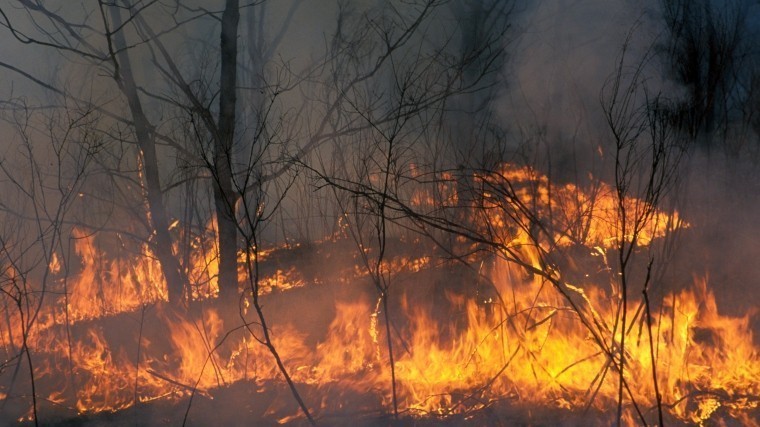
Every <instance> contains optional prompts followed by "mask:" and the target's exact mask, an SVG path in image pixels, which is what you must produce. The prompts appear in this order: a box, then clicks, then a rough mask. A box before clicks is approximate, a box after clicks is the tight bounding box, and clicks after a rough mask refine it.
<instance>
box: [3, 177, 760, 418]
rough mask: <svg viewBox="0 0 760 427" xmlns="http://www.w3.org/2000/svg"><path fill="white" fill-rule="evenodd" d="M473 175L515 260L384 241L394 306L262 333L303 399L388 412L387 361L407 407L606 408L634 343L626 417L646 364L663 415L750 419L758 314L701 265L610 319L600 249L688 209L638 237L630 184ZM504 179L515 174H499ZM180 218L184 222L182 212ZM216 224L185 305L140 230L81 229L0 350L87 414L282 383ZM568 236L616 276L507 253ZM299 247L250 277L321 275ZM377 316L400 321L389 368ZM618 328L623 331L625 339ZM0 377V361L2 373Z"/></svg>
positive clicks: (614, 302)
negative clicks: (114, 243) (26, 357)
mask: <svg viewBox="0 0 760 427" xmlns="http://www.w3.org/2000/svg"><path fill="white" fill-rule="evenodd" d="M476 180H480V183H481V185H482V188H483V191H484V199H483V204H482V205H481V206H480V208H486V209H485V211H486V212H488V213H489V215H488V216H487V217H486V218H481V220H482V221H481V223H479V224H476V226H481V227H486V226H487V227H490V229H489V230H492V231H494V232H496V233H499V235H500V236H502V238H503V239H504V242H505V244H506V245H507V246H508V247H509V248H510V250H511V251H512V252H511V253H510V254H511V255H512V258H510V257H501V256H498V255H499V254H492V256H490V257H487V258H482V259H481V263H482V265H483V267H482V268H481V271H479V275H480V276H482V277H480V278H477V279H472V276H467V275H464V274H459V273H457V271H458V270H457V268H456V267H454V266H452V265H451V263H445V262H444V263H436V262H434V260H433V259H434V258H433V257H432V256H431V255H430V254H429V253H425V254H415V255H411V254H412V252H413V251H411V250H408V251H402V252H403V253H401V254H399V255H395V256H394V255H389V256H387V257H386V258H385V259H383V260H382V263H381V264H380V268H379V271H380V272H381V273H382V274H383V275H387V276H389V277H390V275H391V273H392V275H393V279H394V280H398V284H395V283H394V285H393V286H394V287H392V288H391V295H394V298H395V299H392V302H393V303H394V304H395V305H394V310H393V311H392V312H391V313H385V312H383V310H382V304H381V300H379V299H377V295H375V294H372V293H371V292H370V293H364V294H362V295H363V296H362V297H361V298H351V299H340V298H338V299H336V300H335V301H334V306H333V307H330V308H331V309H333V311H334V313H335V315H334V317H333V318H332V320H330V321H329V322H326V324H327V330H326V331H324V333H323V334H318V335H317V336H318V337H319V338H318V339H315V338H314V335H313V334H312V335H309V333H307V332H305V331H302V330H299V329H298V328H296V326H295V325H293V324H290V323H288V322H279V323H274V326H272V329H271V330H270V331H269V332H270V334H271V337H272V340H273V344H274V346H275V348H276V349H277V351H278V352H279V354H280V355H281V357H282V360H283V363H284V365H285V367H286V368H287V370H288V372H289V374H290V375H291V377H292V379H293V380H294V381H296V382H297V383H298V384H305V385H308V386H309V387H310V388H309V390H313V391H314V392H313V393H314V395H311V394H309V396H308V397H307V399H306V400H307V401H308V402H310V403H309V404H310V405H311V410H312V411H314V412H315V413H317V415H319V414H320V413H328V412H331V411H336V410H339V409H340V408H341V407H342V405H348V404H349V403H347V402H351V403H350V404H351V405H352V406H357V405H358V406H361V405H364V406H365V407H364V408H358V409H368V410H371V409H373V408H374V409H375V410H377V409H378V408H379V410H381V411H383V410H384V411H388V410H389V408H390V406H391V405H392V396H391V391H390V390H391V381H392V378H393V377H394V376H395V387H396V394H397V401H398V404H399V409H400V411H402V412H403V413H405V414H407V416H432V415H434V416H449V415H452V414H460V415H463V416H465V417H467V416H472V414H476V413H477V412H478V411H479V410H482V409H484V408H498V405H507V406H510V407H515V408H536V410H540V408H548V409H551V410H560V411H567V412H570V413H587V411H589V410H593V411H597V412H598V413H600V414H610V413H612V412H614V408H616V406H617V402H618V399H619V394H618V393H619V385H620V384H619V374H618V371H617V367H618V366H619V364H620V360H621V358H624V360H625V369H624V379H625V393H624V399H623V421H624V424H626V425H635V424H639V423H640V422H641V417H643V418H644V419H646V420H647V422H649V423H655V422H657V421H656V406H657V399H656V395H657V391H656V390H655V387H654V380H653V378H654V376H655V375H656V377H657V390H658V391H659V394H660V400H661V403H662V407H663V408H664V410H665V411H666V414H667V416H668V417H671V418H674V419H677V420H680V421H682V422H686V423H695V424H704V423H712V422H715V423H721V422H723V421H724V420H729V419H730V420H737V421H738V422H739V423H744V424H748V425H750V424H753V422H754V421H753V420H752V414H756V413H757V412H756V411H757V409H758V405H760V398H758V396H760V381H758V378H760V354H759V352H758V348H757V346H756V345H755V344H754V341H753V336H752V334H753V331H752V328H751V327H750V314H747V315H745V316H743V317H730V316H726V315H723V314H721V313H720V312H719V310H718V307H717V304H716V302H715V296H714V294H713V292H712V291H711V290H710V288H709V287H708V280H707V278H697V279H695V282H694V284H693V286H692V287H691V288H689V289H684V290H680V291H676V292H672V293H670V294H668V295H666V296H665V297H664V298H662V302H661V303H659V304H658V305H657V306H653V307H649V311H650V313H651V327H650V326H649V322H648V320H647V307H646V306H645V305H644V303H643V302H641V301H633V302H632V303H630V304H629V305H628V311H627V313H626V314H627V319H628V321H627V322H626V325H620V324H619V321H620V320H619V319H620V318H621V316H620V312H619V310H620V305H619V304H618V301H619V300H620V295H621V292H622V290H621V289H620V286H619V284H618V282H617V275H616V274H615V273H613V270H614V269H612V268H610V266H609V265H608V263H607V257H608V252H610V251H612V250H614V248H615V246H616V245H617V244H619V243H620V242H621V241H632V240H633V239H636V241H637V243H638V245H639V246H646V245H649V244H651V243H652V242H653V241H655V240H656V239H658V238H661V237H664V236H666V235H667V234H668V233H670V232H672V231H673V230H675V229H678V228H683V227H685V226H686V224H685V222H684V221H683V220H681V219H680V218H679V217H678V214H677V213H670V214H667V213H664V212H660V211H652V212H651V214H650V215H647V216H646V221H644V222H642V223H641V224H640V225H639V228H638V230H637V232H636V235H633V234H626V233H622V232H621V230H620V224H619V220H618V219H617V218H618V213H619V210H620V209H621V208H623V209H626V210H629V209H630V212H631V213H633V214H635V213H636V212H642V210H643V209H646V208H647V207H646V205H645V203H643V202H641V201H639V200H634V199H625V200H624V201H623V202H622V203H620V201H619V200H617V199H616V195H615V194H614V192H613V191H612V190H611V189H610V187H608V186H606V185H605V184H603V183H597V184H594V187H593V189H592V190H590V191H589V190H587V191H582V190H581V189H580V188H578V187H576V186H574V185H571V184H566V185H560V186H553V187H552V186H551V184H550V183H549V181H548V179H547V178H546V177H545V176H542V175H540V174H538V173H537V172H535V171H533V170H531V169H526V168H516V167H511V166H504V168H503V169H502V170H501V171H499V172H498V173H497V174H494V175H491V176H482V177H476ZM507 181H508V182H509V183H510V185H511V187H510V188H509V189H507V188H505V187H504V186H503V185H504V183H505V182H507ZM436 192H438V194H433V193H428V194H427V195H425V194H423V193H418V194H416V195H413V197H412V200H413V201H415V203H418V204H425V203H434V202H435V201H434V199H435V200H438V202H435V203H440V201H441V200H444V201H445V203H450V204H452V205H455V204H456V203H459V198H458V197H459V196H457V194H456V189H455V180H454V179H453V178H451V177H449V179H447V180H445V186H444V187H441V188H438V189H436ZM428 196H429V197H428ZM433 196H435V197H433ZM510 198H511V199H510ZM510 203H511V204H512V205H514V204H521V205H523V206H530V207H531V208H532V211H531V212H530V215H535V216H536V217H541V218H544V217H546V218H550V219H551V220H552V221H551V224H550V226H549V227H547V230H550V232H548V233H546V234H547V236H548V237H547V236H544V237H543V238H542V239H536V238H535V236H532V235H531V234H530V230H529V229H527V227H515V226H514V223H515V220H516V218H514V217H509V215H508V214H509V212H508V209H509V208H510V206H512V205H510ZM517 220H518V221H519V218H517ZM172 226H173V230H174V232H177V233H179V232H181V229H182V227H181V226H180V225H179V223H177V222H175V223H173V225H172ZM214 230H215V224H214V223H213V221H212V222H210V223H209V224H207V225H206V227H205V228H204V230H202V231H201V232H199V233H198V235H196V236H193V237H192V238H190V239H188V241H189V242H190V247H191V248H192V252H191V254H190V257H189V261H188V265H185V266H184V267H185V268H186V271H187V274H188V277H189V278H190V281H191V290H190V292H189V295H188V296H189V298H190V300H192V301H193V302H194V304H195V306H194V307H195V308H193V309H191V310H188V311H187V312H179V311H176V310H174V309H171V308H170V307H167V306H166V304H164V303H163V302H164V301H166V298H167V292H166V283H165V280H164V279H163V276H162V274H161V270H160V268H159V264H158V262H157V261H156V259H155V256H154V255H153V253H152V251H151V248H150V246H149V244H144V245H141V246H140V247H139V248H138V249H137V250H136V251H128V250H127V249H126V248H125V247H119V248H117V249H111V250H110V251H109V250H105V249H104V248H103V247H101V246H105V245H101V243H100V242H99V241H98V236H97V235H96V234H93V233H88V232H86V231H85V230H82V229H77V230H74V232H73V236H74V238H75V239H74V252H75V255H76V257H75V258H76V261H77V262H78V266H77V268H75V269H73V270H74V271H73V272H72V274H70V275H69V276H68V277H59V276H60V274H59V273H60V269H61V265H62V262H61V259H59V256H58V255H54V256H53V257H52V259H51V260H50V263H49V265H48V269H49V271H50V272H51V273H53V274H54V275H56V278H55V283H54V284H53V285H54V286H53V287H54V288H55V290H57V291H59V292H58V294H60V295H61V297H60V298H58V299H54V300H52V302H49V303H47V304H46V305H44V308H43V310H42V312H41V313H40V315H39V318H38V320H37V323H35V324H34V325H32V326H31V327H29V326H28V325H24V323H23V319H22V316H21V312H20V311H19V310H15V309H14V308H13V306H12V304H9V302H8V301H9V299H7V298H6V299H4V301H5V303H6V310H5V311H6V313H7V314H6V321H5V323H3V325H2V326H0V339H2V344H3V349H4V353H3V356H4V360H11V359H12V358H13V357H15V356H16V355H18V354H20V353H21V343H22V342H23V339H24V337H26V342H27V343H28V344H27V345H28V348H29V349H30V351H31V352H33V354H34V356H35V359H36V360H37V361H39V363H36V364H35V376H36V378H37V380H38V384H39V390H42V391H39V393H40V396H43V397H45V399H46V401H47V402H53V403H54V404H55V405H59V406H61V407H67V408H71V409H72V410H73V411H75V412H77V413H97V412H103V411H118V410H121V409H124V408H127V407H130V406H134V405H136V404H139V403H144V402H148V401H152V400H156V399H167V400H171V399H180V398H186V397H187V396H189V395H193V394H200V395H204V396H207V397H209V398H211V397H213V395H214V393H215V390H219V389H221V388H223V387H227V386H229V385H230V384H233V383H236V382H241V381H248V382H251V383H254V384H258V385H260V386H262V387H263V386H264V385H269V384H282V381H283V380H282V375H281V374H280V373H279V371H278V369H277V366H276V364H275V363H274V361H273V359H272V355H271V354H270V352H269V350H268V349H267V348H266V347H265V346H264V345H262V344H261V342H262V341H263V336H264V334H263V330H261V326H260V325H259V324H258V323H257V322H255V321H249V320H250V319H251V316H250V313H247V312H243V313H240V314H241V316H242V317H243V318H245V319H246V324H245V325H244V326H245V327H242V328H237V329H233V326H235V325H231V324H225V319H229V316H225V315H223V314H224V313H223V312H221V311H220V310H221V309H220V308H219V307H217V306H215V305H214V304H213V299H214V298H215V297H216V295H217V294H218V283H217V276H218V248H217V247H216V243H215V242H214V239H213V236H214V234H215V231H214ZM339 240H340V239H339V238H337V237H336V236H330V237H329V238H328V239H326V240H325V241H324V242H321V243H320V244H322V245H325V247H328V245H335V246H336V247H337V246H338V243H336V242H339ZM536 240H538V241H536ZM552 240H553V241H552ZM417 244H419V243H417ZM411 245H412V243H408V244H407V246H411ZM329 247H332V246H329ZM571 247H573V248H576V249H577V248H579V247H580V248H583V250H585V251H586V252H587V254H588V255H589V257H590V260H591V261H588V262H585V261H584V262H581V261H580V260H578V261H577V263H578V266H577V268H578V269H581V270H582V269H584V268H586V269H589V270H595V271H604V272H605V274H602V275H601V276H600V275H598V274H589V275H587V276H583V275H581V276H579V277H582V278H581V279H577V280H576V281H575V282H573V283H568V280H569V279H568V278H566V277H563V276H562V275H561V274H560V272H559V271H554V270H552V271H544V273H545V274H543V275H542V274H529V273H527V272H526V270H525V268H523V266H521V265H518V264H516V263H515V262H512V261H510V259H513V258H514V256H519V258H520V260H522V261H523V262H524V263H525V264H527V265H529V266H532V267H533V268H535V269H536V271H543V269H546V268H548V267H546V265H547V264H546V262H545V261H546V260H545V253H546V252H547V251H552V250H557V249H556V248H560V249H559V250H566V249H568V248H571ZM292 249H293V247H292V246H288V247H281V248H270V249H267V250H263V248H248V249H246V250H248V251H249V252H247V253H246V252H245V250H241V251H240V253H239V265H240V268H239V280H240V281H241V282H244V281H246V280H248V279H249V278H248V277H247V273H246V268H245V263H246V262H247V260H248V259H249V258H250V257H252V256H253V257H259V258H258V262H259V263H260V264H262V265H266V264H267V263H268V262H271V263H272V265H271V266H268V267H266V266H265V268H264V269H263V270H262V271H265V272H266V274H262V278H261V280H260V283H259V285H260V287H259V288H260V289H261V290H262V292H263V293H264V294H268V293H271V292H272V291H274V290H279V291H293V290H295V289H296V288H299V287H304V286H306V285H307V283H310V282H311V281H312V279H307V278H306V277H307V276H306V274H305V273H304V272H303V271H302V270H301V269H299V266H298V264H297V262H298V257H293V258H294V260H293V261H292V262H293V265H289V264H288V263H287V262H285V261H283V257H282V254H287V253H288V251H291V250H292ZM362 250H364V251H365V253H364V256H367V257H372V256H377V254H376V253H375V252H373V250H372V249H371V248H369V247H366V248H365V247H363V248H362ZM336 253H337V254H338V255H340V256H343V255H345V254H342V253H339V252H337V250H336ZM502 255H504V254H502ZM320 256H321V255H320ZM343 258H346V259H349V260H351V258H350V257H348V256H343ZM358 260H359V258H358V257H354V258H353V261H354V264H356V265H351V266H349V267H347V268H337V267H336V272H334V273H335V276H336V277H335V279H336V280H335V283H338V284H340V286H344V285H347V284H350V285H351V286H359V285H358V284H362V283H364V284H368V283H369V282H370V280H369V278H368V277H367V276H368V273H367V269H366V266H364V267H363V266H362V265H360V264H359V262H358ZM70 263H71V264H74V263H73V262H70ZM349 264H350V263H349ZM587 264H590V265H587ZM66 265H67V266H68V265H69V264H66ZM439 276H441V277H439ZM436 277H439V278H438V279H435V278H436ZM467 277H469V279H466V278H467ZM600 277H604V278H605V280H603V281H600V280H599V278H600ZM2 280H3V282H8V283H15V282H21V281H22V280H24V278H23V277H22V276H21V275H20V274H19V273H18V272H16V271H15V270H14V269H13V268H12V267H6V268H5V269H4V270H3V274H2ZM328 280H332V278H327V279H325V282H327V281H328ZM435 280H440V281H444V282H446V283H450V282H455V281H461V280H470V281H471V282H472V283H468V282H465V283H459V284H458V285H461V286H447V287H444V288H443V289H441V288H435V287H433V289H434V290H435V292H436V293H435V295H434V297H433V298H434V299H436V301H435V302H430V301H428V303H427V304H426V303H420V301H419V299H420V297H419V294H416V293H415V292H417V293H419V292H422V291H421V290H420V289H421V288H423V287H424V286H423V283H424V282H426V281H435ZM484 283H485V284H484ZM314 286H317V285H314ZM319 286H322V285H321V284H320V285H319ZM418 288H420V289H418ZM19 289H20V288H19ZM368 289H370V290H371V291H374V288H373V287H371V286H369V287H368ZM306 309H313V310H318V309H319V307H317V306H314V307H308V308H306ZM236 314H237V313H236ZM246 316H247V317H246ZM386 316H391V317H390V318H389V319H388V318H386ZM254 320H255V319H254ZM386 320H389V321H390V324H391V332H390V339H391V342H392V343H393V348H394V353H393V357H394V364H393V372H392V371H391V365H390V354H389V353H388V347H387V344H386V343H387V342H388V335H387V334H388V333H389V331H388V330H387V329H386V327H385V324H386ZM109 322H111V323H109ZM113 322H116V324H118V326H114V323H113ZM114 331H118V333H115V332H114ZM650 333H651V334H652V338H651V345H650V339H649V334H650ZM622 334H625V337H626V339H625V347H624V348H622V349H621V341H622V339H621V338H622ZM653 359H654V365H653ZM6 375H7V374H6V373H5V371H2V370H0V378H5V376H6ZM14 393H16V391H14V390H12V389H11V388H10V387H7V386H6V385H5V382H3V383H2V384H0V397H2V398H4V399H5V398H8V397H9V396H11V395H13V394H14ZM367 395H371V396H372V397H373V398H371V399H366V401H362V402H361V403H357V397H356V396H367ZM315 396H324V397H322V398H317V397H315ZM283 411H285V412H287V411H286V410H283V409H281V407H280V406H278V405H272V407H271V408H269V409H268V410H267V411H266V412H265V415H266V416H270V417H271V418H272V419H273V420H277V421H279V422H292V421H296V420H301V416H300V415H299V414H292V413H283ZM30 416H31V415H30V414H29V413H27V414H25V415H24V416H23V417H22V418H24V419H29V417H30ZM528 418H529V417H528ZM465 419H466V418H465ZM607 419H608V420H610V419H612V418H607ZM755 425H756V422H755Z"/></svg>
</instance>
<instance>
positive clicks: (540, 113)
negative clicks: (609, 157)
mask: <svg viewBox="0 0 760 427" xmlns="http://www.w3.org/2000/svg"><path fill="white" fill-rule="evenodd" d="M518 21H519V25H520V27H521V28H520V29H519V30H518V31H517V33H518V34H521V35H520V38H519V42H518V44H517V46H516V49H515V52H514V53H513V54H511V55H512V61H511V62H510V64H509V67H508V70H507V81H506V82H505V83H506V86H507V87H508V88H509V90H508V91H507V92H505V94H504V96H503V97H502V99H501V102H500V103H499V106H498V109H499V113H500V114H501V117H502V120H503V121H504V122H505V123H506V126H507V127H509V128H510V130H511V132H512V134H513V135H514V137H515V138H514V140H515V144H516V145H517V146H522V148H525V149H527V150H528V152H529V153H528V155H530V156H531V157H534V156H538V157H542V158H544V160H545V161H546V162H547V163H549V162H550V163H551V166H552V168H553V169H557V170H559V171H564V172H565V173H566V172H568V171H570V170H574V171H576V172H586V171H587V172H594V173H599V172H600V171H597V170H594V168H595V166H594V164H595V162H596V161H597V160H598V157H599V155H600V154H602V155H603V153H604V151H605V150H606V147H605V140H604V138H605V137H606V135H607V133H606V129H607V126H606V123H605V122H604V120H603V115H602V110H601V102H600V94H601V92H602V89H603V88H604V86H605V83H606V82H607V81H608V80H609V79H610V78H611V77H612V76H613V74H614V72H615V69H616V67H617V65H618V61H619V60H620V57H621V54H622V52H623V46H624V45H625V44H626V40H627V39H628V37H629V34H631V38H630V40H629V42H630V43H629V46H628V48H627V52H626V58H625V63H626V64H627V65H628V66H633V65H636V64H638V63H639V62H640V61H642V60H643V57H644V55H645V54H646V52H647V50H648V49H649V48H650V47H651V46H652V43H653V41H654V31H655V30H654V28H653V27H654V23H653V18H652V12H651V10H649V9H648V6H644V5H641V4H639V2H634V1H626V0H618V1H603V0H564V1H557V2H535V3H531V6H530V7H528V8H526V9H525V10H524V12H523V13H522V14H521V16H519V19H518ZM649 84H650V85H653V84H654V83H653V82H649ZM659 84H660V83H657V85H659ZM654 90H655V91H656V90H657V88H654ZM526 145H527V147H526ZM559 173H563V172H559ZM581 175H585V173H581Z"/></svg>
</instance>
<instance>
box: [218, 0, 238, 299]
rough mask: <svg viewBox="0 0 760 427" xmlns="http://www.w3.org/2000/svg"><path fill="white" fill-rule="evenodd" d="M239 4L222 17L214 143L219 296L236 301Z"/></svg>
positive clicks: (231, 1)
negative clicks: (234, 155)
mask: <svg viewBox="0 0 760 427" xmlns="http://www.w3.org/2000/svg"><path fill="white" fill-rule="evenodd" d="M239 20H240V9H239V4H238V0H227V1H226V5H225V9H224V13H223V14H222V30H221V62H222V63H221V76H220V93H219V125H218V133H217V135H216V137H215V141H214V142H215V143H214V173H215V179H214V204H215V208H216V218H217V224H218V228H219V231H218V239H219V294H220V297H221V298H222V299H223V300H225V301H229V300H234V298H235V297H236V296H237V294H238V283H237V237H238V232H237V221H236V220H235V204H236V202H237V196H236V193H235V191H234V188H233V182H232V144H233V141H234V138H235V108H236V106H235V102H236V93H235V91H236V85H237V34H238V21H239Z"/></svg>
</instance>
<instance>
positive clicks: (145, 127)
mask: <svg viewBox="0 0 760 427" xmlns="http://www.w3.org/2000/svg"><path fill="white" fill-rule="evenodd" d="M109 10H110V13H111V17H112V19H113V21H114V28H120V27H121V26H122V19H121V12H120V10H119V8H118V7H112V8H110V9H109ZM113 40H114V44H115V48H116V51H117V52H118V53H117V54H116V58H114V59H115V60H116V65H117V67H116V75H115V76H114V78H115V79H116V81H117V83H118V84H119V88H120V89H121V91H122V93H124V95H125V96H126V98H127V102H128V104H129V110H130V112H131V114H132V121H133V124H134V128H135V135H136V137H137V144H138V146H139V148H140V153H141V154H142V171H143V182H144V188H145V194H146V198H147V200H148V216H149V220H150V224H151V226H152V227H153V230H154V232H155V233H156V239H155V244H154V249H155V252H156V257H157V258H158V261H159V262H160V263H161V270H162V272H163V274H164V278H165V279H166V285H167V288H168V292H169V301H170V302H171V303H173V304H175V305H179V304H181V303H182V300H183V296H184V289H185V286H186V285H187V283H188V279H187V276H186V275H185V273H184V271H183V270H182V267H181V265H180V263H179V261H178V260H177V257H176V256H175V255H174V252H173V250H172V239H171V236H170V235H169V219H168V215H167V213H166V208H165V206H164V202H163V193H162V191H161V180H160V176H159V172H158V156H157V154H156V144H155V137H154V134H153V130H152V126H151V124H150V122H149V121H148V118H147V117H146V116H145V113H144V111H143V108H142V103H141V102H140V98H139V96H138V94H137V85H136V84H135V79H134V74H133V73H132V66H131V63H130V60H129V54H128V53H127V49H126V45H127V44H126V41H125V40H124V35H123V31H117V32H116V33H115V34H113Z"/></svg>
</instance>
